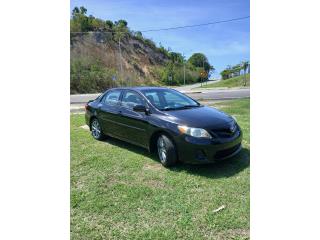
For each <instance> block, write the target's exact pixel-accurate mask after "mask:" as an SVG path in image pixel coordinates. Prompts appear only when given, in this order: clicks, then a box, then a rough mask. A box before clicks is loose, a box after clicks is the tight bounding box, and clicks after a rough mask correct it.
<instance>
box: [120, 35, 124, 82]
mask: <svg viewBox="0 0 320 240" xmlns="http://www.w3.org/2000/svg"><path fill="white" fill-rule="evenodd" d="M120 39H121V37H120V36H119V63H120V71H119V79H120V86H121V85H122V75H123V74H122V60H121V59H122V56H121V46H120Z"/></svg>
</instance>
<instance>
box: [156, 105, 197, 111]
mask: <svg viewBox="0 0 320 240" xmlns="http://www.w3.org/2000/svg"><path fill="white" fill-rule="evenodd" d="M200 106H201V105H185V106H181V107H175V108H171V107H168V108H162V109H160V110H161V111H171V110H180V109H188V108H194V107H200Z"/></svg>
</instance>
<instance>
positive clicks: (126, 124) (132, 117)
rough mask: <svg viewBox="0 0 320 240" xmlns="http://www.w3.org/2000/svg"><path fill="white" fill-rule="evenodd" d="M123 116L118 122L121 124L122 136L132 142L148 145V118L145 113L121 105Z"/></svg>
mask: <svg viewBox="0 0 320 240" xmlns="http://www.w3.org/2000/svg"><path fill="white" fill-rule="evenodd" d="M120 112H121V118H120V119H119V122H118V124H119V125H120V126H121V129H120V136H121V137H122V138H123V139H125V140H126V141H129V142H131V143H135V144H137V145H140V146H144V147H148V142H149V138H148V136H149V134H148V126H149V123H148V118H149V116H148V115H146V114H145V113H140V112H135V111H133V110H130V109H128V108H125V107H120Z"/></svg>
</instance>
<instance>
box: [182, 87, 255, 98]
mask: <svg viewBox="0 0 320 240" xmlns="http://www.w3.org/2000/svg"><path fill="white" fill-rule="evenodd" d="M186 94H187V95H188V96H190V97H192V98H194V99H196V100H227V99H236V98H248V97H250V89H249V88H240V89H219V90H202V91H201V93H197V92H194V93H192V92H190V93H186Z"/></svg>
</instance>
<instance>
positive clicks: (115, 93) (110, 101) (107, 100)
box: [102, 90, 121, 106]
mask: <svg viewBox="0 0 320 240" xmlns="http://www.w3.org/2000/svg"><path fill="white" fill-rule="evenodd" d="M120 95H121V90H112V91H110V92H108V93H107V94H106V95H105V96H104V98H103V99H102V102H103V103H104V104H106V105H108V106H116V105H117V104H118V103H119V99H120Z"/></svg>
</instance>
